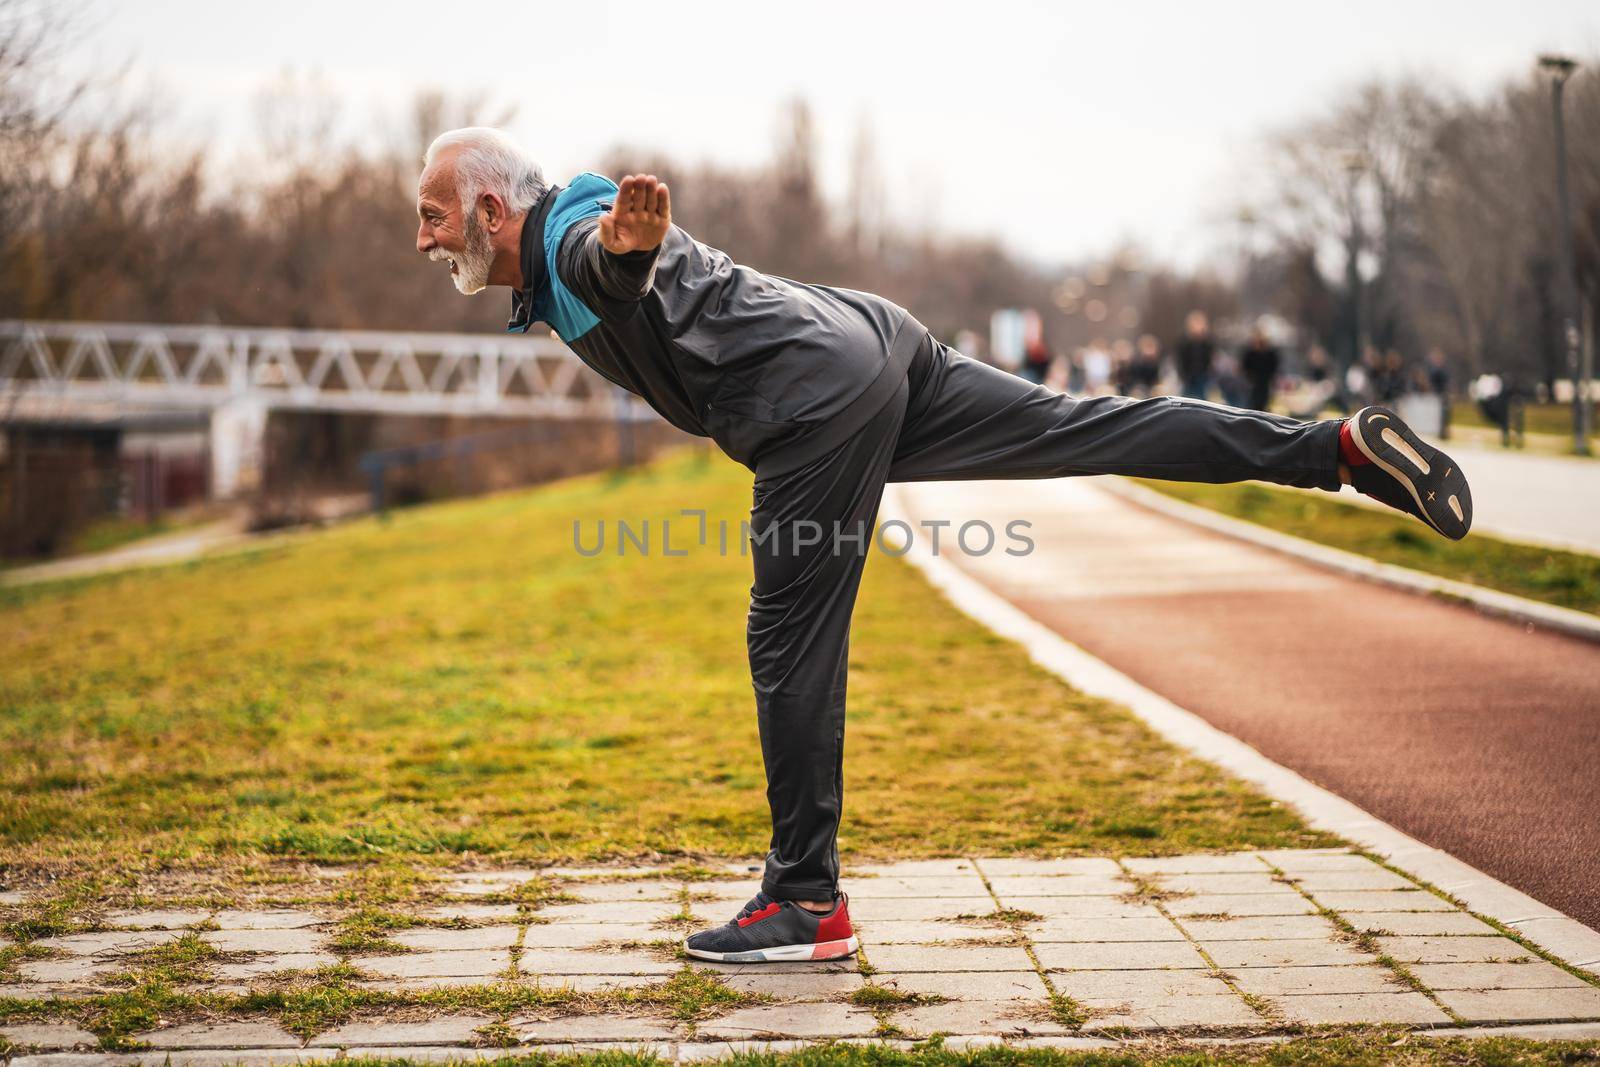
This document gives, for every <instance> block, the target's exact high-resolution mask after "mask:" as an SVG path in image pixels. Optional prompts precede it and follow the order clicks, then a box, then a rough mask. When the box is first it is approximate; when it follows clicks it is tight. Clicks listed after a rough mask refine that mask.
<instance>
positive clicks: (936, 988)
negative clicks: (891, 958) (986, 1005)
mask: <svg viewBox="0 0 1600 1067" xmlns="http://www.w3.org/2000/svg"><path fill="white" fill-rule="evenodd" d="M873 981H874V982H876V983H877V984H878V985H881V986H885V987H887V988H890V989H898V990H901V991H902V992H905V993H929V994H932V995H934V996H940V997H949V998H950V999H952V1000H990V1001H1000V1000H1034V1001H1043V1000H1048V999H1049V996H1050V991H1049V990H1047V989H1046V988H1045V986H1044V982H1042V981H1041V980H1040V979H1039V976H1038V974H1036V973H1035V972H1033V971H965V972H961V973H959V974H929V973H923V972H912V973H902V972H898V971H882V972H879V973H878V974H876V975H874V976H873Z"/></svg>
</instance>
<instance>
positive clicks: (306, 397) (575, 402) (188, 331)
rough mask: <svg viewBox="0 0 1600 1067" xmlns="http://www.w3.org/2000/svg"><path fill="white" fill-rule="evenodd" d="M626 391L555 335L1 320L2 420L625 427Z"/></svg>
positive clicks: (0, 377)
mask: <svg viewBox="0 0 1600 1067" xmlns="http://www.w3.org/2000/svg"><path fill="white" fill-rule="evenodd" d="M619 393H621V391H620V390H618V389H616V388H615V387H614V386H612V385H611V384H610V383H608V382H606V381H605V380H604V379H603V378H601V377H600V376H599V375H597V374H595V373H594V372H593V371H591V370H589V369H588V368H587V367H585V366H584V365H583V363H582V362H581V361H580V360H579V359H578V358H577V356H575V355H574V354H573V353H572V351H571V350H570V349H568V348H567V347H566V346H565V345H563V344H562V343H561V342H560V341H559V340H557V339H555V338H553V337H539V336H533V337H530V336H521V335H497V334H456V333H379V332H372V331H358V330H338V331H322V330H277V329H248V328H235V327H225V326H161V325H143V324H133V323H102V322H41V321H22V320H8V321H0V416H5V415H8V414H9V415H10V416H12V417H19V418H27V417H29V416H30V415H34V416H36V417H37V416H43V415H46V414H61V413H64V412H70V411H72V410H73V409H75V408H77V409H92V408H102V409H103V408H106V407H114V408H116V409H120V410H126V409H127V408H129V407H134V406H138V407H159V408H169V409H170V408H215V407H219V406H222V405H225V404H229V403H232V402H234V401H239V400H248V401H255V402H257V403H259V404H261V405H263V406H265V407H268V408H290V409H300V410H325V411H352V412H355V411H359V412H373V413H380V414H416V415H445V414H454V415H466V414H473V415H524V416H539V417H545V418H550V417H557V418H560V417H569V418H570V417H578V416H601V417H615V416H616V415H618V414H619V410H618V407H619V397H618V394H619ZM625 406H627V407H632V405H631V404H627V405H625Z"/></svg>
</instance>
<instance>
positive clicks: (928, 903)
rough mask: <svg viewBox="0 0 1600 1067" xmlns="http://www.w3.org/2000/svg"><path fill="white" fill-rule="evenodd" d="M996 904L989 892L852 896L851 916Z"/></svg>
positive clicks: (989, 908)
mask: <svg viewBox="0 0 1600 1067" xmlns="http://www.w3.org/2000/svg"><path fill="white" fill-rule="evenodd" d="M996 907H997V905H996V904H995V902H994V898H993V897H989V896H982V897H979V896H972V897H943V898H941V897H884V898H881V899H880V898H877V897H852V898H850V917H851V918H852V919H860V920H861V921H862V922H872V921H874V920H877V919H920V920H924V921H926V920H929V919H959V918H961V917H962V916H964V915H965V916H976V915H989V914H991V913H992V912H994V911H995V909H996ZM724 921H726V920H724Z"/></svg>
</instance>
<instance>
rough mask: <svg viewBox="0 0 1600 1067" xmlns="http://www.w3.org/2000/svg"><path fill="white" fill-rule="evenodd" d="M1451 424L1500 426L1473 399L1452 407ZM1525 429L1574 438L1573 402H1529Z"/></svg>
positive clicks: (1524, 416)
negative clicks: (1485, 414)
mask: <svg viewBox="0 0 1600 1067" xmlns="http://www.w3.org/2000/svg"><path fill="white" fill-rule="evenodd" d="M1450 424H1451V425H1452V426H1457V425H1460V426H1487V427H1491V428H1492V429H1494V431H1495V432H1496V433H1498V432H1499V431H1500V427H1498V426H1495V425H1494V424H1493V423H1491V422H1490V421H1489V420H1488V419H1486V418H1484V417H1483V412H1481V411H1479V410H1478V405H1477V404H1476V403H1473V402H1471V401H1461V402H1457V403H1455V404H1452V405H1451V407H1450ZM1522 425H1523V429H1524V430H1525V431H1526V432H1528V433H1540V434H1551V435H1553V436H1561V437H1566V438H1567V439H1568V440H1569V441H1570V440H1571V439H1572V405H1571V404H1556V403H1547V404H1528V405H1526V406H1525V407H1524V408H1523V422H1522ZM1595 426H1600V423H1591V427H1590V428H1591V429H1593V428H1594V427H1595Z"/></svg>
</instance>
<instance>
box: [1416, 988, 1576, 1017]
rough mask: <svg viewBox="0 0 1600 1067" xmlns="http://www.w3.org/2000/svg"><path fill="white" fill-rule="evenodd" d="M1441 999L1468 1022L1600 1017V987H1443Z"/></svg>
mask: <svg viewBox="0 0 1600 1067" xmlns="http://www.w3.org/2000/svg"><path fill="white" fill-rule="evenodd" d="M1434 995H1435V996H1437V997H1438V998H1439V1002H1440V1003H1441V1004H1443V1005H1444V1006H1445V1007H1447V1008H1449V1009H1450V1010H1451V1011H1453V1012H1455V1013H1456V1014H1457V1015H1459V1016H1461V1017H1462V1018H1463V1019H1465V1020H1466V1021H1468V1022H1482V1023H1492V1022H1554V1021H1558V1020H1562V1019H1600V989H1596V988H1595V987H1593V986H1584V987H1583V988H1574V989H1496V990H1481V989H1470V990H1469V989H1441V990H1439V991H1438V992H1437V993H1435V994H1434Z"/></svg>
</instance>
